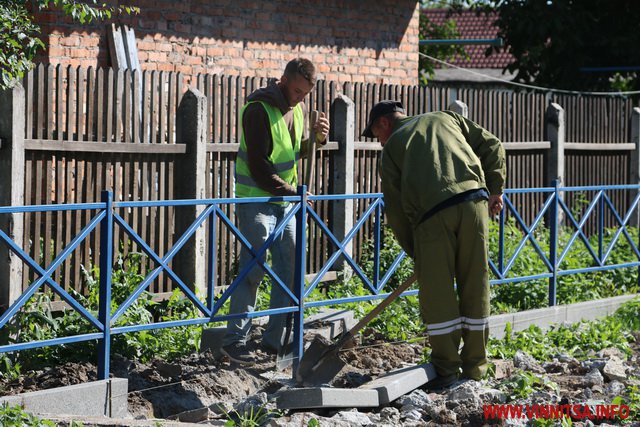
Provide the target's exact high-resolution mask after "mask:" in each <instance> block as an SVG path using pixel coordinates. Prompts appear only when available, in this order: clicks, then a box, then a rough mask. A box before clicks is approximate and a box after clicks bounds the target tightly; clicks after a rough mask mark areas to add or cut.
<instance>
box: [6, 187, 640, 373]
mask: <svg viewBox="0 0 640 427" xmlns="http://www.w3.org/2000/svg"><path fill="white" fill-rule="evenodd" d="M614 191H625V192H627V193H628V194H629V195H630V197H629V200H630V202H629V203H628V206H627V207H625V208H624V209H621V208H620V207H616V206H614V204H613V203H612V201H611V200H612V199H611V197H610V194H611V192H614ZM578 192H580V193H581V194H582V193H588V194H591V193H592V197H591V198H590V200H589V201H588V204H587V206H586V208H585V209H584V210H582V211H581V212H579V214H576V213H575V212H573V211H572V209H571V208H570V207H569V206H568V204H567V203H566V202H565V200H566V195H567V194H568V193H578ZM524 193H539V194H544V197H545V199H544V203H543V204H542V207H541V208H540V210H539V211H538V213H537V214H536V215H535V219H534V220H533V221H532V222H531V223H527V222H526V221H525V220H524V219H523V218H522V215H521V214H520V212H521V210H519V209H518V207H517V206H516V204H515V203H514V202H513V196H514V195H517V194H524ZM638 194H640V186H637V185H635V186H633V185H625V186H593V187H567V188H561V187H559V186H558V185H557V184H556V185H555V186H554V187H548V188H532V189H512V190H507V191H505V196H504V200H505V210H504V211H503V212H502V213H501V215H500V217H499V219H498V221H499V225H500V227H499V231H498V233H499V235H498V239H499V245H498V252H497V254H495V256H494V258H493V259H491V260H490V261H489V264H490V265H489V268H490V270H491V272H492V273H493V275H494V279H492V280H491V283H492V284H493V285H507V284H509V283H513V282H523V281H530V280H539V279H546V280H548V283H549V304H550V305H555V304H556V285H557V280H558V277H560V276H563V275H568V274H576V273H585V272H593V271H601V270H610V269H616V268H628V267H636V268H637V267H638V266H640V251H639V250H638V243H637V242H635V241H634V240H633V237H632V235H631V234H630V230H629V228H628V227H629V223H630V221H631V220H632V218H633V216H634V215H637V207H638V201H639V199H640V196H639V195H638ZM347 199H361V200H362V201H363V202H366V201H368V203H369V204H368V208H367V209H366V210H365V212H364V213H363V214H362V216H361V217H360V218H359V219H358V220H357V221H356V223H355V224H354V226H353V228H352V230H350V231H349V232H348V233H347V235H346V236H345V237H344V239H342V240H340V239H338V238H336V236H334V235H333V233H332V232H331V230H330V229H329V228H328V227H327V225H326V224H325V223H324V221H323V220H322V218H321V217H320V216H319V215H318V213H316V212H315V210H314V208H313V202H314V201H320V200H333V201H335V200H347ZM266 201H271V202H274V201H278V202H289V203H292V206H293V209H291V211H290V213H289V214H288V216H287V217H286V218H285V219H284V220H283V222H282V223H281V224H279V225H278V226H277V227H276V229H275V230H274V232H273V233H272V235H271V236H270V237H269V239H268V240H267V242H266V243H265V244H264V245H263V246H262V247H260V248H253V247H251V246H250V244H249V243H248V242H247V240H246V239H245V238H244V236H243V235H242V234H241V233H240V230H238V229H237V228H236V227H235V225H234V224H233V223H232V221H231V220H230V219H229V218H228V217H227V215H226V214H225V213H224V211H223V209H222V207H223V206H225V205H228V204H235V203H256V202H266ZM187 205H190V206H193V205H198V206H201V207H203V209H202V212H201V213H200V215H199V216H198V217H197V219H196V220H195V221H194V222H193V223H192V224H191V226H190V227H188V229H187V230H186V231H185V232H184V233H183V235H182V236H180V238H179V239H178V240H177V241H176V243H175V244H174V246H173V247H172V248H170V249H169V250H168V251H167V252H166V253H165V254H164V255H163V256H160V255H159V254H157V253H156V252H155V251H154V249H153V248H152V247H151V246H149V245H148V244H147V243H146V242H145V240H144V239H143V238H142V237H141V236H139V235H138V234H137V233H136V232H135V230H133V228H132V227H131V226H130V225H129V224H127V222H126V221H125V220H124V219H123V217H122V216H121V215H120V214H119V213H118V212H119V211H122V210H123V209H140V208H144V207H151V206H187ZM383 205H384V202H383V198H382V194H379V193H375V194H358V195H327V196H307V194H306V187H304V186H303V187H300V188H299V193H298V195H297V196H291V197H276V198H246V199H206V200H174V201H143V202H114V201H113V200H112V195H111V193H110V192H104V193H103V196H102V201H101V202H100V203H86V204H67V205H41V206H22V207H0V215H2V214H8V213H24V212H44V211H70V210H82V211H88V212H91V213H92V219H91V220H90V221H89V223H88V224H87V226H86V227H85V228H84V229H82V230H81V231H80V233H79V234H78V235H77V236H75V237H73V238H72V240H71V241H70V242H69V244H68V245H67V246H66V247H65V248H64V249H63V250H62V251H61V252H60V253H59V254H58V255H57V256H56V257H55V259H54V260H53V261H52V262H51V264H50V265H48V266H41V265H39V264H38V263H37V262H36V261H35V260H33V259H32V258H31V257H30V256H29V255H28V254H27V252H26V251H25V249H24V248H21V247H19V246H18V245H16V244H15V242H14V241H13V240H12V239H11V238H10V237H9V235H8V234H7V233H6V231H5V230H0V242H2V243H0V244H6V245H8V246H9V247H10V249H11V250H12V251H13V252H14V253H15V254H16V255H17V256H18V257H20V259H21V260H22V261H23V262H24V264H25V266H26V267H27V268H29V269H32V270H33V271H34V272H35V273H36V274H37V275H38V276H39V277H38V279H37V280H35V281H34V282H33V283H32V284H31V285H30V286H29V287H28V288H27V289H26V290H25V291H24V292H23V293H22V295H21V296H20V297H19V298H18V299H17V300H16V301H15V302H14V303H13V304H12V305H11V306H10V307H9V308H8V309H7V311H6V312H4V313H3V314H2V315H1V316H0V331H1V330H2V329H3V328H5V327H7V324H8V322H10V321H11V319H12V318H13V317H14V316H15V315H16V314H17V313H18V312H19V310H20V309H21V308H22V307H23V306H24V305H25V304H26V303H27V302H28V301H29V299H30V298H31V297H32V296H33V295H34V294H35V293H36V292H38V291H39V290H41V289H42V287H43V286H44V285H45V284H46V285H48V286H49V287H50V288H51V289H52V290H53V291H54V292H55V293H57V294H58V295H59V296H60V298H61V299H62V300H64V301H65V302H66V303H67V304H69V306H70V307H71V308H72V309H73V310H76V311H77V312H78V313H80V315H81V316H82V317H83V318H84V319H86V320H87V321H88V322H89V324H90V325H91V326H92V327H93V328H94V329H95V332H92V333H85V334H80V335H75V336H67V337H60V338H54V339H48V340H42V341H34V342H23V343H22V342H21V343H12V344H6V345H2V346H0V353H3V352H14V351H20V350H25V349H32V348H39V347H45V346H51V345H63V344H70V343H76V342H82V341H88V340H97V341H98V344H99V345H98V349H99V354H98V377H99V378H100V379H106V378H108V376H109V370H110V343H111V339H112V336H113V335H115V334H122V333H127V332H135V331H142V330H150V329H159V328H168V327H176V326H187V325H203V324H207V323H210V322H219V321H225V320H228V319H231V318H238V317H249V318H253V317H259V316H269V315H274V314H282V313H294V315H295V317H294V319H295V320H294V339H295V342H296V344H297V345H296V350H295V351H296V352H297V354H298V355H300V354H302V352H303V340H302V336H303V332H304V331H303V319H304V310H305V308H308V307H318V306H325V305H336V304H340V303H346V302H354V301H365V300H373V299H380V298H384V297H386V296H387V295H388V293H386V292H384V288H385V286H386V285H387V283H388V282H389V279H390V277H391V276H392V275H393V273H394V271H395V270H396V268H397V267H398V266H399V265H400V263H401V261H402V259H403V258H404V256H405V254H404V253H403V252H400V253H398V254H397V256H396V258H395V260H394V261H393V262H392V264H391V265H390V266H389V267H388V269H387V270H386V271H380V258H379V254H380V246H381V240H380V236H381V224H382V212H383ZM605 214H608V215H612V216H613V217H614V218H615V219H616V222H617V224H618V227H617V228H616V229H615V231H614V232H613V235H611V236H610V237H609V238H608V239H605V238H604V234H605V230H604V220H603V218H604V215H605ZM294 216H295V217H296V221H297V230H296V234H297V242H298V244H297V250H296V259H295V280H294V283H293V286H292V287H291V288H288V287H287V286H286V284H285V283H283V281H282V280H281V279H280V278H279V277H278V276H277V275H276V274H275V273H274V272H273V270H271V268H270V266H269V264H268V263H267V262H266V261H265V260H266V257H265V256H264V255H265V253H266V252H267V250H268V249H269V246H270V245H271V243H272V242H273V240H274V238H275V237H276V236H277V235H278V234H280V233H281V232H282V230H283V229H284V226H285V225H286V224H287V223H288V222H289V221H290V220H291V219H292V218H293V217H294ZM218 220H219V222H220V224H223V226H225V227H227V228H228V229H229V230H230V231H231V232H232V233H233V234H234V235H235V236H236V238H237V239H238V240H239V241H240V242H241V243H242V244H243V245H244V246H245V247H247V248H248V249H249V250H250V251H251V253H252V254H253V255H254V258H253V260H252V262H251V263H250V264H249V265H247V266H246V267H245V268H244V269H243V270H242V271H240V272H239V273H238V276H237V277H236V279H235V280H234V281H233V282H232V283H231V284H230V286H229V287H228V288H227V289H226V290H225V291H224V292H223V293H222V295H221V296H220V297H219V298H218V299H217V300H216V299H214V295H215V283H216V277H215V271H216V241H217V240H216V233H217V232H219V230H216V223H218ZM589 220H596V221H597V224H598V227H597V243H596V244H595V246H596V247H595V248H594V245H593V244H592V240H593V239H590V238H589V237H590V236H588V235H587V233H586V232H585V224H587V222H588V221H589ZM307 221H313V222H315V223H316V224H317V226H319V228H320V229H321V231H322V232H323V233H324V234H325V235H326V236H327V238H328V239H329V240H330V242H331V243H332V244H333V251H332V252H331V253H329V254H327V261H326V262H325V263H324V265H323V266H322V267H321V268H320V269H319V270H318V272H316V273H315V274H314V275H313V277H312V279H311V280H310V281H309V283H305V276H306V274H307V272H306V271H305V262H304V260H305V259H306V250H307V248H306V246H307V244H306V228H307ZM369 221H370V222H371V223H372V224H373V227H372V230H373V252H374V254H375V258H374V261H373V262H374V268H373V273H372V277H369V276H367V274H365V272H364V271H363V269H362V267H361V266H360V265H359V264H358V262H357V261H356V260H354V259H353V258H352V257H351V255H350V254H349V253H348V251H347V250H346V245H347V243H349V242H350V241H351V239H353V237H354V236H355V235H356V233H357V232H358V231H359V230H360V229H361V228H362V227H363V225H364V224H365V223H367V222H369ZM509 224H510V225H509ZM543 224H545V226H543ZM116 225H117V226H119V227H122V229H123V230H125V232H126V234H127V235H128V236H129V238H130V239H131V240H132V241H134V242H135V243H136V244H138V245H139V247H140V248H142V251H143V252H145V253H146V255H147V256H148V257H149V258H150V259H151V260H152V261H153V262H154V263H155V266H156V267H155V268H154V269H152V270H151V271H149V272H148V273H147V274H146V277H145V278H144V280H142V282H141V283H140V284H139V285H138V286H137V288H136V289H135V290H134V291H133V292H132V293H131V295H129V296H128V298H126V299H125V301H124V302H123V303H122V304H120V305H119V306H118V307H117V308H116V309H115V310H112V309H111V307H112V297H111V272H112V271H111V270H112V265H113V259H114V250H113V248H114V247H117V246H116V245H114V242H113V238H114V232H113V230H114V226H116ZM98 226H99V227H100V254H99V256H98V257H99V259H98V262H99V266H100V290H99V300H100V301H99V310H98V313H97V317H96V316H95V315H93V314H92V313H90V312H89V311H88V310H87V309H86V308H85V307H83V306H82V304H81V303H80V302H78V301H77V300H76V299H75V298H74V297H73V296H71V295H70V294H69V293H68V292H66V291H65V290H64V289H63V287H62V286H60V284H58V283H56V282H55V281H54V280H53V278H52V273H53V272H54V271H55V270H56V268H58V267H59V266H60V265H61V264H62V263H63V262H64V260H65V259H66V258H67V257H68V256H69V255H70V254H71V253H72V252H73V251H74V250H75V249H76V248H77V247H78V245H79V244H80V243H81V242H82V241H83V240H84V239H87V238H89V236H90V235H91V233H93V232H94V231H95V230H96V229H97V227H98ZM201 226H205V227H208V231H209V239H208V244H209V251H208V254H209V256H208V271H209V272H210V274H209V277H208V282H207V286H206V288H207V293H206V295H205V298H204V299H205V300H204V301H201V300H200V299H199V298H198V297H197V296H196V294H195V293H194V292H193V290H191V289H190V288H189V286H188V285H187V284H185V283H184V281H183V280H182V279H181V278H180V277H179V276H178V275H177V274H176V273H175V272H173V271H172V269H171V268H170V266H169V264H170V262H171V260H172V258H173V257H174V256H175V255H176V253H178V252H179V251H180V249H181V248H182V247H183V246H184V244H185V243H186V242H187V241H188V240H189V238H191V236H192V235H193V234H194V232H195V231H196V229H198V228H199V227H201ZM507 226H510V227H515V228H516V229H517V230H519V233H518V235H519V236H520V238H521V240H520V241H519V242H518V243H517V244H516V245H515V249H513V250H512V251H511V252H510V253H505V229H506V227H507ZM561 233H563V234H564V235H565V238H564V239H560V238H559V236H560V235H561ZM541 235H544V236H543V237H544V238H545V239H548V244H547V246H548V248H543V246H544V245H542V244H541V243H540V242H539V241H538V239H540V238H541V237H540V236H541ZM622 236H624V239H625V241H626V242H627V243H626V244H628V247H629V249H630V252H631V256H632V258H633V259H632V260H630V261H628V262H624V263H617V264H615V263H611V262H609V261H610V254H611V252H612V249H613V248H614V246H615V245H617V244H621V243H620V240H621V239H622ZM567 237H568V238H567ZM578 241H580V242H582V244H584V245H585V247H586V248H587V250H588V253H589V254H590V255H591V258H590V259H587V260H585V266H584V267H581V268H572V269H562V268H561V265H562V261H563V260H564V259H565V257H566V256H567V254H568V253H569V251H570V250H571V249H572V248H573V247H575V245H576V242H578ZM511 243H513V242H511ZM527 244H530V245H531V246H532V247H533V249H534V250H535V253H536V254H537V255H538V256H539V259H540V262H541V263H542V264H543V265H544V268H543V271H535V272H531V274H528V275H522V274H516V273H514V268H513V267H514V265H515V263H516V262H517V260H518V256H519V255H520V254H521V253H522V251H523V249H524V248H525V246H526V245H527ZM511 246H513V245H511ZM339 260H340V262H342V261H343V260H344V261H345V262H346V263H347V264H348V265H349V266H350V267H351V268H352V269H353V271H354V274H355V275H356V276H357V277H358V278H359V279H360V280H361V281H362V283H363V284H364V286H365V287H366V288H367V289H368V291H369V293H370V294H369V295H366V296H357V297H345V298H340V299H333V300H316V301H310V300H309V299H308V297H309V296H310V294H311V293H312V292H313V290H314V289H315V288H316V287H317V286H318V284H319V283H320V282H321V281H322V279H323V277H324V275H325V274H326V273H327V272H328V271H329V270H330V269H331V268H332V267H333V266H334V264H335V263H336V262H337V261H339ZM256 265H257V266H259V267H260V268H262V269H263V270H264V271H265V272H266V273H267V274H268V275H269V276H270V277H271V279H272V286H281V287H282V289H284V290H285V292H286V293H287V294H288V296H289V298H290V300H291V306H288V307H279V308H273V309H267V310H257V311H254V312H251V313H234V314H225V315H222V314H220V310H221V308H222V307H223V305H224V303H225V302H226V301H227V299H228V298H229V296H230V295H231V294H232V293H233V292H234V291H235V290H236V288H237V286H238V284H239V282H240V280H242V279H243V278H244V277H245V276H246V275H247V274H248V273H249V271H250V270H251V269H252V268H253V267H254V266H256ZM161 273H164V274H166V275H168V276H169V277H170V278H171V279H172V281H173V282H174V284H175V285H176V286H177V287H179V288H180V290H181V291H182V292H183V293H184V295H185V296H186V297H187V298H188V299H189V300H191V302H192V303H193V305H194V307H196V308H197V310H198V312H199V314H200V315H199V317H196V318H192V319H187V320H175V321H167V322H157V323H149V324H138V325H126V326H114V325H115V322H116V321H117V320H118V319H119V318H120V317H121V316H122V315H123V314H124V313H125V311H126V310H127V308H129V307H130V306H131V305H132V304H133V303H134V302H135V301H136V299H137V298H139V297H140V295H141V294H142V293H143V292H144V291H145V290H146V289H147V288H148V287H149V285H150V283H152V282H153V280H155V279H156V278H157V277H158V275H160V274H161ZM416 293H417V290H411V291H408V292H405V293H404V295H405V296H406V295H415V294H416Z"/></svg>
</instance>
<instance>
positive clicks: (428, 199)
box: [380, 111, 506, 255]
mask: <svg viewBox="0 0 640 427" xmlns="http://www.w3.org/2000/svg"><path fill="white" fill-rule="evenodd" d="M380 174H381V177H382V191H383V193H384V201H385V212H386V215H387V220H388V222H389V225H390V226H391V228H392V229H393V231H394V233H395V234H396V237H397V238H398V240H399V242H400V245H401V246H402V247H403V249H404V250H405V251H406V252H407V253H408V254H409V255H413V228H414V227H415V226H417V225H418V223H419V221H420V219H421V218H422V216H423V215H424V214H425V213H426V212H427V211H429V210H431V209H432V208H433V207H435V206H436V205H438V204H439V203H441V202H443V201H445V200H447V199H449V198H450V197H452V196H455V195H456V194H460V193H462V192H465V191H469V190H475V189H481V188H485V189H487V190H488V191H489V194H492V195H499V194H502V191H503V189H504V184H505V179H506V162H505V152H504V148H503V147H502V143H501V142H500V140H499V139H498V138H497V137H495V136H494V135H492V134H491V133H490V132H488V131H487V130H486V129H484V128H482V127H481V126H479V125H478V124H476V123H474V122H473V121H471V120H469V119H466V118H465V117H463V116H461V115H459V114H456V113H454V112H452V111H437V112H432V113H426V114H422V115H419V116H412V117H405V118H402V119H400V120H399V121H398V122H397V123H396V125H395V127H394V130H393V133H392V134H391V136H390V137H389V139H388V140H387V142H386V144H385V146H384V149H383V152H382V160H381V165H380Z"/></svg>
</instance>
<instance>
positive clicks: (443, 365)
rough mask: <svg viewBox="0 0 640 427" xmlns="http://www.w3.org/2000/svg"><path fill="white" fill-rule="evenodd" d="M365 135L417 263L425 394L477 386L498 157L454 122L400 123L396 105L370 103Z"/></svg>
mask: <svg viewBox="0 0 640 427" xmlns="http://www.w3.org/2000/svg"><path fill="white" fill-rule="evenodd" d="M362 135H363V136H366V137H369V138H374V137H375V138H378V140H379V141H380V144H381V145H382V147H383V151H382V160H381V165H380V170H381V172H380V173H381V177H382V191H383V193H384V202H385V211H386V215H387V221H388V223H389V225H390V226H391V228H392V229H393V232H394V234H395V235H396V237H397V239H398V241H399V243H400V245H401V246H402V248H403V249H404V250H405V252H406V253H407V254H408V255H409V256H411V257H412V258H413V259H414V261H415V268H416V273H417V276H418V282H419V284H420V291H419V300H420V311H421V314H422V318H423V320H424V321H425V323H426V326H427V332H428V334H429V341H430V344H431V350H432V352H431V361H432V363H433V365H434V367H435V368H436V372H437V373H438V377H437V378H435V379H434V380H432V381H430V382H429V383H428V384H427V388H428V389H431V390H438V389H443V388H446V387H448V386H450V385H451V384H453V383H454V382H455V381H457V379H458V377H459V376H460V378H469V379H475V380H478V379H480V378H481V377H482V375H483V374H484V372H485V370H486V364H487V357H486V343H487V339H488V332H489V327H488V316H489V275H488V273H489V271H488V255H487V251H488V247H487V244H488V222H489V214H491V215H492V216H493V215H496V214H497V213H499V212H500V211H501V210H502V207H503V203H502V191H503V189H504V183H505V179H506V166H505V152H504V148H503V147H502V144H501V142H500V140H499V139H498V138H497V137H495V136H494V135H492V134H491V133H489V132H488V131H487V130H485V129H483V128H482V127H480V126H479V125H478V124H476V123H474V122H473V121H471V120H469V119H467V118H465V117H463V116H461V115H459V114H456V113H454V112H452V111H438V112H432V113H426V114H421V115H417V116H410V117H407V116H406V115H405V111H404V108H403V106H402V104H401V103H400V102H397V101H382V102H379V103H378V104H376V105H375V106H374V107H373V108H372V109H371V112H370V113H369V122H368V124H367V128H366V129H365V131H364V132H363V134H362ZM454 280H455V286H454ZM461 340H462V341H463V343H464V344H463V347H462V350H461V351H459V347H460V342H461ZM460 370H462V372H460Z"/></svg>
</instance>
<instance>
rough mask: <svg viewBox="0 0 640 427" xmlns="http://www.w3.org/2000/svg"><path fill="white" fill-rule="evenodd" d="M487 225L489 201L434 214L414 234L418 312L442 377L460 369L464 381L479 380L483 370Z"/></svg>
mask: <svg viewBox="0 0 640 427" xmlns="http://www.w3.org/2000/svg"><path fill="white" fill-rule="evenodd" d="M488 223H489V213H488V206H487V201H486V200H473V201H468V202H463V203H460V204H457V205H454V206H451V207H449V208H446V209H444V210H442V211H440V212H438V213H436V214H435V215H433V216H432V217H430V218H429V219H427V220H426V221H424V222H423V223H422V224H420V225H419V226H418V227H417V228H416V230H415V235H414V248H415V266H416V272H417V274H418V282H419V284H420V293H419V298H420V311H421V314H422V318H423V319H424V321H425V323H426V325H427V332H428V334H429V342H430V344H431V361H432V363H433V365H434V366H435V368H436V371H437V372H438V375H441V376H446V375H451V374H455V375H457V374H458V373H459V370H460V369H462V376H463V377H467V378H472V379H480V377H481V376H482V375H483V374H484V371H485V370H486V364H487V357H486V344H487V339H488V335H489V324H488V317H489V310H490V307H489V269H488V263H487V262H488V261H487V257H488V254H487V251H488V234H489V232H488ZM454 282H455V285H454ZM461 341H462V342H463V347H462V350H461V351H459V348H460V343H461Z"/></svg>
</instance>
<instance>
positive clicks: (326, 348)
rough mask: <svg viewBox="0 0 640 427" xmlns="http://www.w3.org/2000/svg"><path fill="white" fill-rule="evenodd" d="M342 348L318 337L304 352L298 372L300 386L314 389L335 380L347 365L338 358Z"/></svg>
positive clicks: (297, 377) (297, 380) (297, 378)
mask: <svg viewBox="0 0 640 427" xmlns="http://www.w3.org/2000/svg"><path fill="white" fill-rule="evenodd" d="M339 350H340V347H338V346H336V345H335V344H331V343H330V342H327V341H326V339H324V338H323V337H321V336H320V335H316V336H315V337H314V338H313V341H312V342H311V345H309V348H308V349H307V350H306V351H305V352H304V355H303V356H302V360H300V364H299V365H298V369H297V370H296V382H297V383H298V385H300V386H304V387H312V386H319V385H321V384H326V383H328V382H330V381H331V380H332V379H334V378H335V376H336V375H338V373H339V372H340V371H341V370H342V368H344V365H345V364H346V363H345V362H344V361H343V360H342V359H340V357H339V356H338V351H339Z"/></svg>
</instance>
